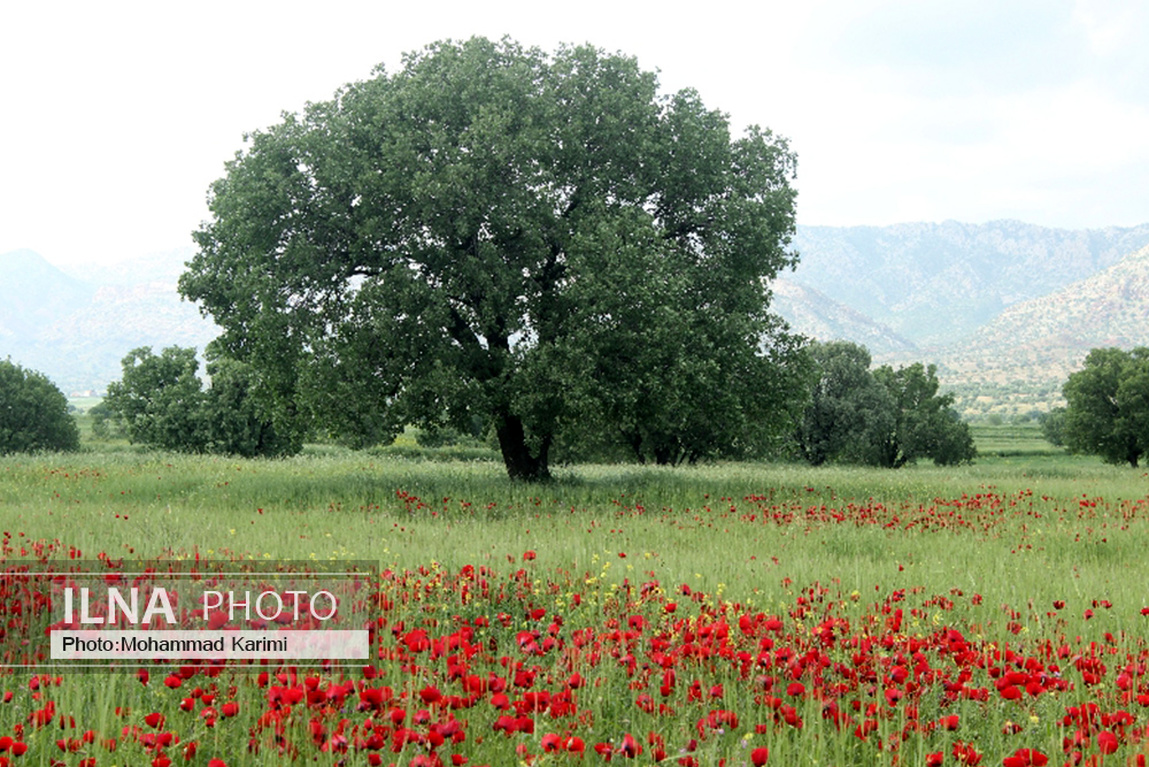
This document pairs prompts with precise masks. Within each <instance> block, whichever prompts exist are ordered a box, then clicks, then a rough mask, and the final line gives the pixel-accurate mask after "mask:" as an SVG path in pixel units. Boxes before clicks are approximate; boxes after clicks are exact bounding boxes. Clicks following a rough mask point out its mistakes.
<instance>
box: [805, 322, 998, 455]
mask: <svg viewBox="0 0 1149 767" xmlns="http://www.w3.org/2000/svg"><path fill="white" fill-rule="evenodd" d="M808 353H809V354H810V357H811V359H812V361H813V364H814V369H815V372H816V375H815V383H814V386H813V391H812V393H811V397H810V402H809V404H808V405H807V407H806V409H805V412H804V414H803V416H802V419H801V420H800V421H799V423H798V428H797V430H796V433H795V438H794V441H795V444H796V445H797V448H798V452H799V453H800V454H801V455H802V457H803V458H805V459H806V460H807V461H808V462H810V463H811V464H813V465H815V466H817V465H820V464H823V463H826V462H829V461H840V462H854V463H868V464H872V465H875V466H885V467H887V468H898V467H901V466H904V465H906V464H908V463H914V462H915V461H917V460H918V459H919V458H930V459H932V460H933V461H934V462H935V463H937V464H943V465H944V464H955V463H962V462H965V461H970V460H973V458H974V457H975V456H976V449H975V448H974V444H973V437H972V435H971V434H970V431H969V426H968V425H967V424H965V423H962V422H961V420H960V419H959V418H958V415H957V413H956V412H955V411H954V410H953V408H952V407H951V406H952V405H953V396H952V395H949V394H941V395H939V394H938V387H939V382H938V379H937V371H936V369H935V367H934V366H933V365H930V366H928V367H927V366H924V365H922V363H920V362H917V363H914V364H912V365H909V366H907V367H903V368H899V369H897V370H895V369H893V368H892V367H890V366H888V365H883V366H881V367H879V368H877V369H876V370H871V369H870V353H869V352H868V351H867V350H866V348H865V347H863V346H859V345H857V344H854V343H851V342H848V341H834V342H828V343H813V344H811V345H810V347H809V350H808Z"/></svg>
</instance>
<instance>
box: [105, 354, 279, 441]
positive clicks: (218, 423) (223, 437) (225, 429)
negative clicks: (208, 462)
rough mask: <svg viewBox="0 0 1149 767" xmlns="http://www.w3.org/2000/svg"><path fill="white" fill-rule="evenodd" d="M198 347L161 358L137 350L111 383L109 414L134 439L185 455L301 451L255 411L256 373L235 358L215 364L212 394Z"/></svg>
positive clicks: (210, 370)
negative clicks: (205, 385) (201, 367)
mask: <svg viewBox="0 0 1149 767" xmlns="http://www.w3.org/2000/svg"><path fill="white" fill-rule="evenodd" d="M198 369H199V361H198V360H197V359H196V350H195V349H194V348H181V347H178V346H170V347H168V348H166V349H164V350H163V352H162V353H161V354H159V355H155V354H153V353H152V350H151V348H150V347H142V348H139V349H134V350H132V351H131V353H129V354H128V356H126V357H125V358H124V360H123V378H122V380H120V381H117V382H114V383H112V384H109V385H108V395H107V397H105V398H104V403H103V404H104V405H105V406H106V408H107V412H108V414H109V415H110V417H111V420H113V421H114V422H115V423H116V424H119V425H121V426H122V428H123V429H124V431H125V432H126V434H127V436H128V439H129V440H130V441H131V442H133V443H138V444H142V445H150V446H152V447H158V448H163V449H165V450H177V451H181V452H192V453H200V452H211V453H226V454H231V455H242V456H248V457H252V456H257V455H268V456H275V455H285V454H291V453H295V452H298V451H299V448H300V442H299V440H298V439H296V438H294V435H290V436H287V437H285V436H284V435H282V434H281V433H279V432H277V431H276V430H275V428H274V427H273V426H272V424H271V422H270V419H268V418H266V417H264V416H263V415H262V414H261V413H260V411H259V410H258V409H257V408H256V405H255V402H254V400H253V398H252V397H251V396H249V394H250V390H251V388H252V386H253V385H254V383H253V375H254V373H253V371H252V369H251V367H250V366H248V365H245V364H243V363H241V362H237V361H235V360H231V359H226V358H218V359H213V360H212V361H211V362H209V363H208V374H209V375H210V376H211V378H212V385H211V387H210V388H209V389H207V390H206V391H205V390H204V388H203V383H202V382H201V381H200V379H199V377H198V376H197V375H196V372H197V371H198Z"/></svg>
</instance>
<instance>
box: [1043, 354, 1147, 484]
mask: <svg viewBox="0 0 1149 767" xmlns="http://www.w3.org/2000/svg"><path fill="white" fill-rule="evenodd" d="M1063 393H1064V394H1065V400H1066V408H1065V414H1064V416H1063V419H1064V420H1063V424H1062V438H1063V439H1064V440H1065V444H1066V446H1067V447H1068V448H1069V449H1070V450H1072V451H1074V452H1077V453H1086V454H1089V455H1097V456H1100V457H1101V458H1102V459H1103V460H1105V461H1106V462H1108V463H1128V464H1129V465H1130V466H1137V464H1138V462H1139V461H1140V459H1141V456H1143V455H1144V454H1145V452H1146V451H1147V450H1149V347H1144V346H1140V347H1137V348H1136V349H1133V350H1131V351H1125V350H1122V349H1117V348H1113V347H1110V348H1105V349H1093V350H1092V351H1090V352H1089V354H1088V355H1087V356H1086V358H1085V363H1084V366H1083V367H1082V369H1081V370H1079V371H1077V372H1076V373H1073V374H1072V375H1070V376H1069V380H1068V381H1066V383H1065V386H1064V388H1063Z"/></svg>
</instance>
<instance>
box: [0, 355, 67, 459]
mask: <svg viewBox="0 0 1149 767" xmlns="http://www.w3.org/2000/svg"><path fill="white" fill-rule="evenodd" d="M79 446H80V431H79V429H78V428H77V427H76V421H75V419H74V418H72V416H71V414H69V413H68V400H67V398H66V397H64V393H63V392H61V391H60V389H59V388H58V387H57V386H56V385H55V384H54V383H52V382H51V381H50V380H48V378H47V376H45V375H44V374H43V373H37V372H36V371H34V370H27V369H25V368H23V367H21V366H20V365H17V364H15V363H14V362H12V361H11V360H0V455H3V454H5V453H28V452H34V451H37V450H75V449H76V448H78V447H79Z"/></svg>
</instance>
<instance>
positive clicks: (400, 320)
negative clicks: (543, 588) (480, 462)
mask: <svg viewBox="0 0 1149 767" xmlns="http://www.w3.org/2000/svg"><path fill="white" fill-rule="evenodd" d="M794 165H795V158H794V155H793V154H792V153H791V152H790V151H789V148H788V147H787V144H786V142H785V141H784V140H781V139H779V138H777V137H775V136H773V135H772V134H771V133H769V132H768V131H763V130H760V129H758V128H752V129H750V130H749V131H748V132H747V134H746V135H745V136H744V137H742V138H737V139H732V138H731V136H730V132H729V125H728V121H727V118H726V116H725V115H723V114H722V113H720V112H717V111H714V110H708V109H706V108H705V107H704V106H703V105H702V103H701V102H700V100H699V98H698V96H697V95H696V94H695V93H693V92H690V91H683V92H681V93H678V94H676V95H674V96H672V97H670V98H666V97H664V96H661V95H659V93H658V83H657V79H656V77H655V75H654V74H653V73H650V72H644V71H642V70H640V69H639V68H638V66H637V64H636V62H635V61H634V60H633V59H630V58H626V57H623V56H620V55H607V54H605V53H603V52H602V51H599V50H596V49H594V48H590V47H585V46H584V47H577V48H569V47H563V48H560V49H559V50H558V51H557V52H556V53H554V54H553V55H546V54H544V53H542V52H541V51H539V50H537V49H523V48H521V47H520V46H518V45H517V44H515V43H513V42H511V41H509V40H504V41H502V42H499V43H495V42H491V41H489V40H485V39H481V38H475V39H472V40H469V41H467V42H464V43H461V44H455V43H439V44H435V45H432V46H429V47H428V48H427V49H425V50H424V51H422V52H419V53H417V54H412V55H408V56H407V57H406V58H405V60H404V66H403V68H402V69H401V71H399V72H398V73H396V74H394V75H387V74H386V73H384V72H383V71H382V70H381V69H380V70H379V71H378V72H377V76H376V77H375V78H374V79H371V80H369V81H366V82H361V83H356V84H353V85H350V86H347V87H346V88H344V89H343V90H341V91H340V92H339V93H337V94H336V96H335V98H334V99H333V100H331V101H327V102H322V103H317V104H312V105H310V106H309V107H308V108H307V109H306V111H305V112H304V113H303V114H301V115H288V116H286V117H285V118H284V121H283V122H282V123H280V124H278V125H275V126H273V127H271V128H269V129H268V130H267V131H264V132H259V133H256V134H254V135H253V136H252V137H251V139H250V142H249V144H248V146H247V148H246V149H245V150H244V151H243V152H241V153H240V154H238V155H237V157H236V159H235V160H233V161H232V162H230V163H229V164H228V166H227V174H226V176H225V177H224V178H222V179H220V180H219V181H217V182H216V183H215V184H214V185H213V187H212V190H211V200H210V205H211V211H212V219H211V221H209V222H208V223H207V224H205V225H204V227H203V228H202V229H201V230H200V231H199V232H197V233H196V235H195V236H196V241H197V243H198V245H199V252H198V254H197V255H196V256H195V258H194V259H193V260H192V261H191V262H190V264H189V269H188V271H187V272H186V273H185V274H184V275H183V277H182V278H181V280H180V290H181V292H182V294H183V295H184V296H185V297H187V298H189V299H191V300H195V301H198V302H200V303H201V306H202V307H203V310H204V311H205V313H207V314H210V315H211V316H212V317H213V318H214V320H215V321H216V322H217V323H218V324H219V325H220V326H221V327H223V328H224V333H223V335H222V337H221V339H220V344H221V346H220V348H221V350H222V352H223V353H224V354H226V355H227V356H228V357H231V358H234V359H239V360H243V361H245V362H247V363H249V364H250V365H251V366H252V367H253V369H254V370H256V371H258V373H259V376H258V383H257V385H256V387H255V389H254V390H253V395H252V396H254V397H255V398H256V400H257V401H258V402H259V403H260V406H261V408H262V410H263V412H268V413H270V414H271V415H272V417H273V421H274V423H275V424H276V427H277V428H281V427H282V428H291V429H303V428H308V427H311V428H318V429H321V430H324V431H328V432H330V433H332V434H333V435H335V436H338V437H340V438H342V439H344V440H350V441H352V442H353V443H355V444H359V445H367V444H379V443H387V442H389V441H390V440H391V439H392V438H393V437H394V435H395V434H397V433H398V431H399V430H400V429H401V428H402V427H403V426H404V425H405V424H412V425H414V426H417V427H418V428H420V429H421V430H426V431H428V432H434V431H435V430H436V429H439V428H443V427H453V428H455V429H459V430H466V429H467V428H468V426H469V424H470V423H471V422H472V420H473V419H475V418H478V419H479V420H480V421H481V422H482V423H484V424H490V426H491V428H492V429H493V432H494V434H495V435H496V437H497V441H498V444H499V448H500V450H501V452H502V456H503V460H504V463H505V465H506V468H507V472H508V474H509V475H510V476H511V477H513V478H517V479H527V480H534V479H543V478H546V477H547V476H549V462H550V458H551V451H552V449H553V448H554V447H555V446H556V445H557V444H571V445H573V444H577V443H580V442H582V443H587V444H589V443H605V444H608V445H617V444H619V443H620V442H623V443H625V444H627V445H629V446H631V448H632V450H633V453H634V454H635V455H637V456H639V457H640V458H644V459H650V460H656V461H660V462H668V463H673V462H676V461H679V460H691V459H696V458H699V457H703V456H706V455H712V454H726V453H729V454H742V453H745V452H748V451H750V450H751V449H757V445H758V444H759V443H762V442H768V441H770V439H776V437H777V434H778V433H779V432H780V431H782V430H783V429H784V428H786V427H785V426H784V425H785V423H786V419H785V413H786V412H787V409H788V408H789V407H791V405H792V401H793V399H794V386H793V381H794V378H795V372H794V371H795V370H796V368H797V366H798V363H797V362H794V361H793V360H794V349H793V347H794V345H795V344H794V341H793V339H792V338H790V336H789V335H788V334H787V333H785V332H784V329H783V328H781V327H779V326H778V325H777V323H776V321H775V320H774V319H773V318H772V317H771V316H770V315H769V314H768V312H767V306H768V302H769V292H768V290H767V289H766V287H765V285H766V284H767V283H768V281H769V280H770V279H772V278H773V277H775V276H776V274H777V273H778V271H779V270H781V269H783V268H785V267H787V266H791V265H793V264H794V262H795V260H796V256H795V255H794V254H793V253H791V252H789V251H788V250H787V247H788V244H789V241H790V237H791V236H792V234H793V231H794V190H793V189H792V188H791V187H790V180H791V179H792V178H793V174H794ZM763 339H765V343H764V341H763Z"/></svg>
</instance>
